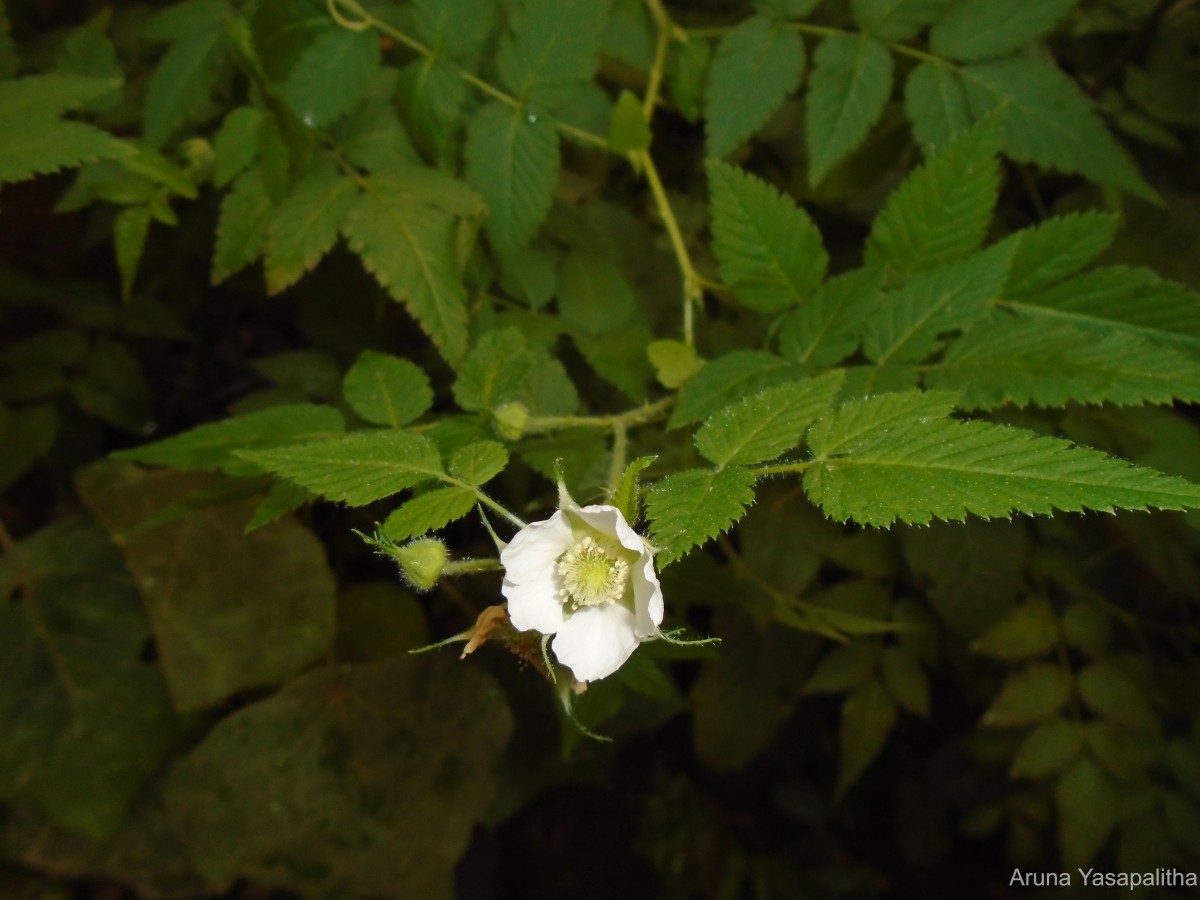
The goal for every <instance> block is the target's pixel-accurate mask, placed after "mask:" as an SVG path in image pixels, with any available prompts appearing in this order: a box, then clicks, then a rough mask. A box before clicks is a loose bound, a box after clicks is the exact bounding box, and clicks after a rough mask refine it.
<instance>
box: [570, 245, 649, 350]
mask: <svg viewBox="0 0 1200 900" xmlns="http://www.w3.org/2000/svg"><path fill="white" fill-rule="evenodd" d="M636 305H637V299H636V298H635V297H634V295H633V288H632V287H631V286H630V284H629V282H628V281H627V280H626V278H625V275H624V273H623V272H622V271H621V270H620V269H619V268H618V267H617V266H615V265H613V264H612V263H610V262H609V261H608V260H606V259H604V258H603V257H601V256H599V255H597V254H595V253H591V252H589V251H586V250H577V251H575V252H573V253H571V254H570V255H568V256H567V258H566V259H564V260H563V262H562V265H561V266H559V269H558V312H559V315H561V316H562V320H563V321H564V322H566V323H567V325H569V326H570V327H571V328H573V329H575V330H576V331H577V332H579V333H580V334H584V335H588V336H593V337H594V336H598V335H602V334H605V333H607V332H610V331H613V330H614V329H616V328H619V327H620V326H621V325H623V324H625V323H626V322H627V321H628V320H629V318H630V316H632V315H633V311H634V308H635V306H636Z"/></svg>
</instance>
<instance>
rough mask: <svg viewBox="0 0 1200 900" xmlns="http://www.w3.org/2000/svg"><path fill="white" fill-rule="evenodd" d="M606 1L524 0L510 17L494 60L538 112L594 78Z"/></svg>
mask: <svg viewBox="0 0 1200 900" xmlns="http://www.w3.org/2000/svg"><path fill="white" fill-rule="evenodd" d="M607 19H608V3H607V2H597V0H526V2H524V3H522V4H521V5H520V7H519V9H518V11H517V13H516V14H515V15H514V16H513V17H512V21H511V22H510V23H509V28H510V31H509V33H508V34H506V35H505V36H504V40H503V41H501V43H500V52H499V54H498V56H497V59H496V66H497V69H498V71H499V73H500V82H501V84H503V85H504V87H506V88H507V89H508V90H509V92H510V93H511V94H513V96H515V97H516V98H517V100H518V101H520V102H521V103H522V104H523V105H524V106H525V107H527V108H526V109H524V110H517V115H519V116H520V117H521V118H522V119H523V118H524V117H525V113H526V112H528V113H531V114H534V115H538V116H540V115H541V114H542V113H545V112H550V111H553V110H555V109H557V108H558V107H560V106H562V105H563V103H564V102H565V101H567V100H570V99H571V97H572V95H573V94H574V93H575V92H576V91H577V90H578V89H579V87H580V86H581V85H583V84H584V83H586V82H588V81H590V80H591V79H592V76H593V75H594V74H595V72H596V67H597V65H598V64H599V52H600V38H601V35H602V34H603V32H604V24H605V22H606V21H607Z"/></svg>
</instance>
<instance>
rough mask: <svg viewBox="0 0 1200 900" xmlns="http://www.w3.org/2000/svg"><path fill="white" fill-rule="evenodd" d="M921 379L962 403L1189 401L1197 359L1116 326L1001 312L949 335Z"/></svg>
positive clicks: (1195, 392)
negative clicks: (1084, 325)
mask: <svg viewBox="0 0 1200 900" xmlns="http://www.w3.org/2000/svg"><path fill="white" fill-rule="evenodd" d="M925 384H926V386H927V387H931V388H947V389H954V390H958V391H960V392H961V398H962V399H961V400H960V405H961V406H962V407H963V408H964V409H995V408H996V407H998V406H1002V405H1004V404H1009V403H1011V404H1016V405H1018V406H1025V405H1027V404H1033V405H1035V406H1049V407H1055V406H1066V405H1067V404H1068V403H1112V404H1116V405H1119V406H1140V405H1143V404H1146V403H1166V404H1169V403H1171V402H1172V401H1174V400H1182V401H1185V402H1196V401H1197V400H1200V358H1197V357H1195V356H1193V355H1191V354H1190V353H1184V352H1181V351H1179V350H1175V349H1173V348H1171V347H1164V346H1161V345H1158V344H1153V343H1151V342H1150V341H1146V340H1142V339H1141V338H1139V337H1136V336H1134V335H1132V334H1128V333H1124V332H1120V331H1116V330H1107V331H1105V330H1101V329H1099V328H1095V329H1088V328H1078V327H1076V326H1074V325H1069V324H1067V323H1065V322H1045V321H1041V320H1039V319H1035V318H1022V319H1010V318H1007V317H1006V318H1005V319H1003V320H1000V321H997V322H994V323H992V322H989V323H982V324H980V325H977V326H976V327H974V328H972V329H971V330H970V331H968V332H967V333H966V334H965V335H963V336H962V337H961V338H959V339H957V340H955V341H953V342H952V343H951V344H950V345H949V346H948V347H947V348H946V355H945V357H944V358H943V359H942V360H941V361H940V362H939V363H937V364H935V365H933V366H931V367H930V368H929V369H928V370H927V371H926V373H925Z"/></svg>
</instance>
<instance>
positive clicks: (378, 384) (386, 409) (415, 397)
mask: <svg viewBox="0 0 1200 900" xmlns="http://www.w3.org/2000/svg"><path fill="white" fill-rule="evenodd" d="M342 394H343V395H344V396H345V398H346V402H347V403H349V404H350V407H351V409H353V410H354V411H355V412H356V413H358V414H359V415H360V416H362V417H363V418H364V419H365V420H366V421H368V422H371V423H373V424H375V425H390V426H391V427H392V428H399V427H400V426H401V425H407V424H408V423H409V422H412V421H413V420H415V419H418V418H420V417H421V416H422V415H424V414H425V413H426V412H427V411H428V410H429V407H431V406H432V405H433V388H431V387H430V385H429V376H428V375H426V374H425V373H424V372H423V371H422V370H421V369H420V368H419V367H418V366H416V365H414V364H413V363H411V362H409V361H408V360H407V359H401V358H400V357H398V356H392V355H390V354H388V353H378V352H376V351H374V350H364V351H363V352H362V353H361V354H359V357H358V359H357V360H355V361H354V365H352V366H351V367H350V369H349V371H348V372H346V378H345V380H344V381H343V382H342Z"/></svg>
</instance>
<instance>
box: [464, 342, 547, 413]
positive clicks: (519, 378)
mask: <svg viewBox="0 0 1200 900" xmlns="http://www.w3.org/2000/svg"><path fill="white" fill-rule="evenodd" d="M532 366H533V360H532V358H531V356H530V354H529V352H528V351H527V350H526V349H525V337H524V336H523V335H522V334H521V332H520V331H518V330H517V329H516V328H502V329H500V330H498V331H489V332H487V333H486V334H484V335H483V336H482V337H480V339H479V341H478V342H477V343H476V344H475V346H474V347H472V348H471V349H470V351H469V352H468V353H467V355H466V357H465V358H464V359H463V362H462V366H461V367H460V368H459V371H458V378H457V379H456V380H455V382H454V400H455V402H456V403H457V404H458V406H459V408H460V409H464V410H468V411H472V412H476V411H478V412H486V411H489V410H492V409H495V408H496V407H497V406H500V405H501V404H504V403H507V402H509V401H511V400H515V399H517V397H518V395H519V394H520V391H521V386H522V385H523V384H524V383H525V378H526V376H527V375H528V374H529V372H530V370H531V369H532Z"/></svg>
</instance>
